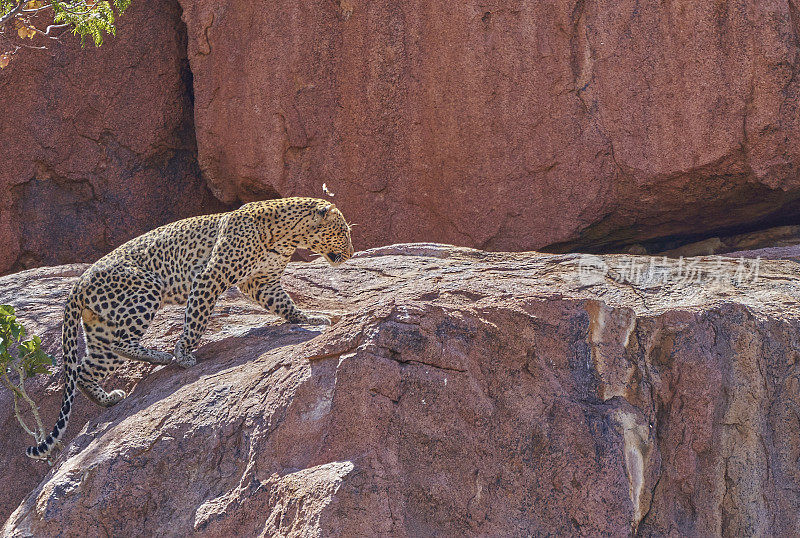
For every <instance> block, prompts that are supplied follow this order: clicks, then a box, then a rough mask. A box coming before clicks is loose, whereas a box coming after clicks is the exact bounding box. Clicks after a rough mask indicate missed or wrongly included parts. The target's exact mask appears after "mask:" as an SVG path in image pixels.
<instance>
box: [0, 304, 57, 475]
mask: <svg viewBox="0 0 800 538" xmlns="http://www.w3.org/2000/svg"><path fill="white" fill-rule="evenodd" d="M26 338H27V334H26V332H25V328H24V327H23V326H22V324H20V322H19V321H17V316H16V313H15V312H14V307H12V306H10V305H0V381H2V383H3V385H4V386H5V387H6V388H8V390H10V391H11V393H12V394H13V395H14V416H16V417H17V420H18V421H19V423H20V425H21V426H22V429H23V430H25V432H26V433H28V434H29V435H31V436H33V438H34V439H35V442H36V443H37V444H38V443H41V442H42V441H44V438H45V437H46V436H47V432H46V431H45V429H44V426H43V425H42V419H41V418H40V417H39V408H38V407H37V406H36V403H35V402H34V401H33V400H32V399H31V397H30V396H28V393H27V392H25V381H26V380H28V379H30V378H32V377H35V376H37V375H39V374H49V373H51V371H50V367H51V366H55V365H56V360H55V358H53V357H52V356H50V355H48V354H47V353H46V352H45V351H44V349H42V340H41V338H39V337H38V336H32V337H31V338H27V339H26ZM22 402H24V404H27V406H28V407H29V408H30V411H31V414H32V415H33V419H34V420H35V421H36V426H35V427H33V428H32V427H29V426H28V424H27V423H26V422H25V420H23V418H22V413H21V412H20V404H21V403H22ZM48 462H50V460H48ZM50 463H52V462H50Z"/></svg>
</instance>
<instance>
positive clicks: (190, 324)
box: [174, 233, 253, 368]
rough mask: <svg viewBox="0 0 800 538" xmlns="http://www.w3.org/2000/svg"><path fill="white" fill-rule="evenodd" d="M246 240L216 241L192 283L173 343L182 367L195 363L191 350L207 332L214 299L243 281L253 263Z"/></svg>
mask: <svg viewBox="0 0 800 538" xmlns="http://www.w3.org/2000/svg"><path fill="white" fill-rule="evenodd" d="M246 239H247V237H246V236H245V234H244V233H240V235H239V236H238V237H234V238H233V239H229V238H227V237H222V238H220V239H218V240H217V243H216V244H215V245H214V249H213V250H212V252H211V257H210V259H209V261H208V263H207V264H206V266H205V268H204V269H203V271H202V272H201V273H200V274H199V275H198V276H197V277H196V278H195V279H194V280H193V281H192V289H191V291H190V292H189V299H188V300H187V302H186V314H185V317H184V322H183V334H181V337H180V339H179V340H178V342H177V344H175V353H174V355H175V358H176V359H177V361H178V364H180V365H181V366H183V367H184V368H188V367H189V366H193V365H194V364H196V363H197V360H196V359H195V357H194V355H193V354H192V350H193V349H194V347H195V346H196V345H197V343H198V342H199V341H200V337H201V336H203V333H204V332H205V331H206V326H207V325H208V319H209V317H210V316H211V311H212V310H213V309H214V305H215V304H216V302H217V299H218V298H219V296H220V295H221V294H222V292H223V291H225V290H227V289H228V288H230V287H231V286H232V285H233V283H234V282H236V281H238V280H240V279H241V278H244V276H245V274H246V271H247V268H248V267H249V266H250V265H251V264H252V263H253V260H252V254H251V251H250V249H248V248H247V246H248V245H247V242H246Z"/></svg>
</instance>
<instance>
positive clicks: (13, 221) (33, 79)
mask: <svg viewBox="0 0 800 538" xmlns="http://www.w3.org/2000/svg"><path fill="white" fill-rule="evenodd" d="M180 14H181V11H180V7H179V6H178V4H177V3H176V2H175V1H174V0H172V1H171V0H155V1H152V2H133V4H132V7H131V8H130V10H129V11H128V12H126V13H125V15H124V16H122V17H121V18H120V19H119V28H118V34H117V37H116V38H112V37H109V38H107V39H106V41H105V44H104V45H103V46H102V47H101V48H99V49H97V48H95V47H94V46H91V45H87V47H86V48H81V46H80V45H79V42H78V40H77V39H70V38H69V37H65V38H63V39H62V41H63V42H62V43H61V44H55V43H50V44H49V45H48V46H49V49H48V50H46V51H32V50H27V49H22V50H21V51H20V52H19V53H17V54H16V55H15V56H14V57H13V59H12V61H11V63H10V64H9V65H8V67H6V68H5V69H3V71H2V72H1V73H0V94H2V95H3V100H2V102H3V105H2V118H3V119H2V122H0V140H2V143H0V162H2V163H3V166H2V167H0V274H2V273H4V272H7V271H8V270H19V269H23V268H27V267H34V266H39V265H55V264H63V263H67V262H78V261H81V262H86V261H92V260H94V259H96V258H98V257H99V256H101V255H103V254H105V253H106V252H108V251H109V250H111V249H112V248H113V247H116V246H117V245H119V244H121V243H123V242H124V241H126V240H128V239H130V238H131V237H134V236H136V235H139V234H140V233H143V232H145V231H147V230H149V229H151V228H154V227H156V226H158V225H160V224H164V223H165V222H169V221H171V220H176V219H178V218H182V217H187V216H191V215H196V214H200V213H208V212H214V211H217V210H220V209H222V208H223V205H222V204H220V203H219V201H218V200H216V199H215V198H214V196H213V195H212V194H211V192H210V191H209V190H208V188H207V187H206V185H205V181H204V180H203V179H202V178H201V175H200V171H199V169H198V168H197V149H196V143H195V140H194V120H193V115H192V103H191V100H192V96H191V72H190V71H189V66H188V62H187V60H186V28H185V26H184V25H183V23H182V22H181V20H180ZM34 44H41V43H37V42H34Z"/></svg>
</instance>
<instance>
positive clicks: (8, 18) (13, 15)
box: [0, 0, 27, 26]
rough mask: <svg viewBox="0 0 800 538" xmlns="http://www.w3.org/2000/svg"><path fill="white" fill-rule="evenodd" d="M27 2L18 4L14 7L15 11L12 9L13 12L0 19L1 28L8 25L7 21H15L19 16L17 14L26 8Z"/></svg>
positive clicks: (24, 0)
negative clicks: (23, 7)
mask: <svg viewBox="0 0 800 538" xmlns="http://www.w3.org/2000/svg"><path fill="white" fill-rule="evenodd" d="M26 1H27V0H22V1H21V2H20V3H18V4H17V5H16V6H15V7H14V9H12V10H11V11H9V12H8V13H6V14H5V15H3V16H2V17H0V26H2V25H3V24H5V23H6V21H9V20H11V19H13V18H14V17H16V16H17V13H19V12H20V11H21V10H22V6H24V5H25V3H26Z"/></svg>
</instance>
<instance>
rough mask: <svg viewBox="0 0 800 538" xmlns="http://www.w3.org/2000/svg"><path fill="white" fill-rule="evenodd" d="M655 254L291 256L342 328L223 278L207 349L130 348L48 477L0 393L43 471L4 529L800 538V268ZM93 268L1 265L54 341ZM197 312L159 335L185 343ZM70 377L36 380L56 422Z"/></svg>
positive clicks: (19, 443)
mask: <svg viewBox="0 0 800 538" xmlns="http://www.w3.org/2000/svg"><path fill="white" fill-rule="evenodd" d="M587 258H593V259H592V260H591V262H592V264H593V265H592V266H594V267H597V268H598V270H597V271H594V272H590V271H587V269H588V268H589V267H590V265H589V264H587V263H586V262H587ZM651 261H652V259H651V258H648V257H632V256H607V257H603V258H601V257H579V256H576V255H567V256H558V255H540V254H532V253H523V254H509V253H487V252H481V251H474V250H469V249H454V248H452V247H447V246H442V245H430V244H427V245H396V246H392V247H387V248H382V249H376V250H373V251H370V252H365V253H363V252H362V253H359V254H358V255H357V256H355V257H354V258H353V259H352V260H349V261H348V262H347V263H346V264H344V265H342V266H341V267H340V268H336V269H333V268H330V267H328V266H326V265H324V264H323V263H322V262H314V263H311V264H290V266H289V268H288V270H287V274H286V275H285V278H284V281H285V283H286V286H287V289H288V290H289V291H290V292H291V293H292V294H293V295H294V297H295V299H296V300H297V301H298V303H299V304H301V305H302V306H303V307H304V308H308V309H312V310H324V311H327V312H330V313H332V314H334V324H333V326H331V327H327V328H325V329H324V330H321V329H320V328H315V327H308V326H295V325H288V324H283V323H281V322H280V320H278V319H277V318H275V317H274V316H269V315H266V314H265V313H264V311H263V310H260V309H259V308H257V307H255V306H254V305H252V304H249V303H247V302H245V301H244V300H243V298H242V296H241V294H239V293H237V292H235V291H234V292H230V293H228V294H226V295H225V296H224V297H223V298H222V300H221V301H220V302H219V303H218V305H217V308H216V309H215V313H214V316H213V317H212V320H211V324H210V326H209V330H208V331H207V333H206V335H205V337H204V339H203V341H202V343H201V345H200V347H199V349H198V351H197V357H198V359H199V360H198V364H197V365H196V366H194V367H192V368H189V369H186V370H183V369H179V368H177V367H176V366H174V365H173V366H167V367H157V368H155V369H154V368H153V367H150V366H144V365H141V364H129V365H128V369H127V370H126V371H123V372H121V373H120V376H119V377H118V378H117V379H114V380H111V381H110V382H109V384H108V386H109V388H110V387H112V386H113V387H115V388H116V387H121V388H125V389H126V390H128V391H129V395H128V397H127V398H126V399H125V400H123V401H122V402H121V403H119V404H118V405H116V406H114V407H112V408H109V409H100V408H98V407H96V406H91V404H88V403H87V402H86V400H85V399H83V397H82V396H79V398H78V404H79V406H82V407H79V409H78V410H79V413H78V414H77V416H76V417H75V418H74V419H73V421H72V423H71V424H70V426H69V429H68V430H67V438H66V439H65V441H66V443H67V446H66V448H65V452H64V454H63V455H62V456H61V457H60V459H59V460H58V461H57V462H56V467H55V468H54V469H53V471H52V472H50V473H49V474H46V473H47V467H46V465H45V464H43V463H39V462H30V461H28V460H26V458H25V456H24V455H23V450H24V447H25V446H26V444H27V439H24V436H23V435H22V434H21V433H20V429H19V427H18V426H17V425H16V424H15V423H14V421H13V418H12V417H11V404H10V402H9V400H8V398H7V396H6V397H5V398H4V394H5V393H4V392H0V425H2V427H3V430H2V432H3V435H2V436H0V442H2V450H0V483H9V482H10V481H11V480H17V477H20V479H19V480H18V481H19V482H23V481H24V488H23V487H22V486H21V487H19V488H11V489H9V488H6V489H2V488H0V509H2V510H5V511H4V512H0V519H3V518H5V517H8V519H7V521H6V522H5V524H4V526H3V530H2V534H3V535H7V536H30V535H34V536H53V535H58V534H59V533H63V532H65V531H66V530H67V529H68V531H66V532H70V533H73V534H75V535H81V536H83V535H86V534H93V533H96V529H98V528H102V529H106V530H107V532H108V533H109V534H114V535H120V536H129V535H142V534H143V535H164V534H169V535H181V536H185V535H190V534H193V533H195V534H197V535H200V536H220V537H222V536H226V537H227V536H259V535H264V536H291V535H296V536H434V535H435V536H438V535H443V536H459V535H465V536H473V535H477V536H519V535H522V536H541V535H546V534H554V535H558V536H562V535H563V536H574V535H582V536H627V535H630V534H636V535H639V534H640V535H644V536H651V535H652V536H665V535H679V536H762V535H775V536H796V535H798V533H800V521H798V516H797V514H798V498H797V494H796V492H797V490H798V488H799V487H800V473H798V471H797V459H798V456H799V455H800V432H798V427H797V417H796V413H797V407H798V405H800V386H799V384H798V382H797V379H796V376H795V375H794V373H793V372H794V371H795V370H796V363H797V349H798V342H797V340H798V337H797V335H798V334H800V333H799V332H798V329H800V319H799V318H798V312H797V310H796V309H787V308H786V305H787V304H797V302H798V301H800V294H799V293H798V286H797V280H798V278H799V277H800V269H799V268H798V265H797V263H795V262H794V261H783V260H776V261H764V260H762V261H761V262H760V266H759V267H760V269H759V271H758V273H757V274H758V275H760V277H761V278H757V279H754V278H752V276H754V275H751V276H750V277H748V276H747V275H744V276H742V275H739V276H737V274H738V271H739V268H740V262H739V261H738V260H736V259H727V258H719V257H715V258H695V259H691V260H682V261H678V260H663V259H661V258H658V259H656V261H657V262H658V264H657V267H656V268H657V270H658V271H664V272H663V273H658V274H661V275H662V276H664V275H665V276H666V278H662V277H658V276H655V277H654V276H647V273H646V272H644V273H635V272H632V271H630V269H631V268H632V267H637V266H638V267H639V268H647V267H650V264H651ZM747 263H750V264H752V263H755V262H753V261H750V262H747ZM686 264H691V265H690V266H688V267H687V265H686ZM748 267H749V268H752V266H748ZM602 268H605V270H604V271H603V270H600V269H602ZM688 270H691V273H688V272H687V271H688ZM679 271H682V272H679ZM654 274H655V273H654ZM74 275H75V272H74V271H73V272H68V271H65V270H63V269H62V268H47V269H41V270H36V271H30V272H26V273H20V274H18V275H12V276H9V277H4V278H2V279H0V301H5V300H7V299H5V298H4V297H18V298H19V299H18V301H19V312H20V315H21V316H23V317H25V319H26V320H27V319H42V320H44V322H42V323H41V324H37V325H36V328H37V330H42V332H44V333H45V334H47V335H53V334H56V333H57V328H58V319H57V318H58V316H57V313H60V311H61V305H60V304H58V301H54V300H53V299H54V298H56V297H63V295H64V293H65V292H66V290H67V289H69V287H70V285H71V284H72V282H73V281H74V278H75V276H74ZM653 278H656V279H659V280H663V282H662V283H661V284H659V285H653V280H652V279H653ZM43 296H45V297H49V298H50V301H46V300H43V299H42V298H41V297H43ZM26 316H30V318H27V317H26ZM182 319H183V316H182V309H181V308H180V307H169V308H166V309H165V310H164V311H162V312H161V313H160V314H159V316H158V317H157V319H156V321H155V322H154V325H153V327H152V329H151V331H150V332H149V333H148V335H147V336H146V339H145V342H146V344H147V345H148V346H152V347H155V348H157V349H162V350H169V349H172V346H173V345H174V340H175V338H177V336H178V334H179V331H180V327H181V323H182ZM48 340H49V339H48ZM58 387H59V383H58V376H51V377H50V378H47V379H43V380H42V383H41V384H40V385H38V386H37V389H38V388H41V389H42V391H43V392H44V393H45V394H44V395H43V396H42V401H43V403H44V405H45V407H46V411H45V417H46V418H45V420H48V419H49V420H53V418H54V417H55V416H56V414H57V407H58V394H57V390H56V389H57V388H58ZM32 394H33V395H34V396H35V397H37V399H38V398H39V395H40V393H39V392H38V390H37V391H32ZM49 425H50V424H48V426H49ZM3 473H4V474H3ZM39 480H41V482H39V483H38V485H37V484H36V482H37V481H39ZM29 492H30V493H29ZM15 507H16V508H15ZM10 510H13V512H12V513H10V514H9V513H8V512H9V511H10ZM637 533H638V534H637Z"/></svg>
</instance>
